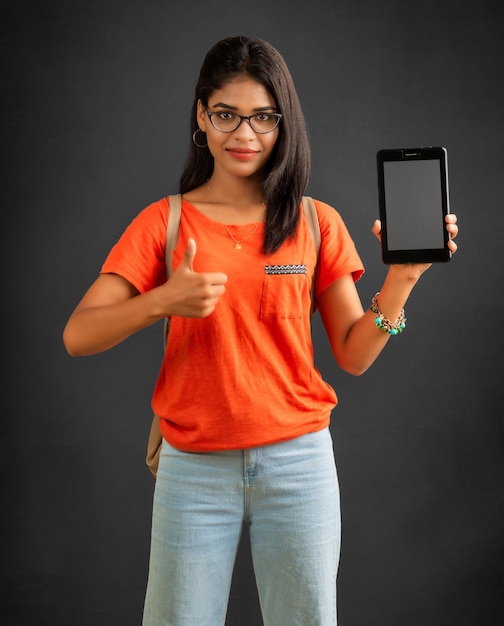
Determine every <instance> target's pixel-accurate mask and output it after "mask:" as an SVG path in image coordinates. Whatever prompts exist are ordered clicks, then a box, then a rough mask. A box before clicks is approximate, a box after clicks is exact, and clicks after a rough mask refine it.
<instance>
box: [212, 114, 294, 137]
mask: <svg viewBox="0 0 504 626" xmlns="http://www.w3.org/2000/svg"><path fill="white" fill-rule="evenodd" d="M219 113H231V114H232V115H236V117H237V118H238V119H239V121H238V123H237V124H236V126H235V127H234V128H232V129H231V130H222V129H221V128H217V126H216V125H215V124H214V121H213V119H212V117H213V116H214V115H218V114H219ZM206 114H207V115H208V119H209V120H210V123H211V124H212V126H213V127H214V128H215V130H218V131H219V133H234V131H235V130H237V129H238V128H239V127H240V126H241V123H242V122H243V121H244V120H247V122H248V124H249V126H250V128H251V129H252V130H253V131H254V133H257V134H258V135H267V134H268V133H272V132H273V131H274V130H276V129H277V128H278V126H279V124H280V121H281V119H282V114H281V113H266V115H272V116H273V117H276V120H277V122H276V124H275V126H274V127H273V128H272V129H271V130H256V129H255V128H254V127H253V126H252V124H251V122H250V120H251V119H252V118H254V117H256V116H257V115H261V113H254V115H238V113H235V112H234V111H209V110H208V109H206Z"/></svg>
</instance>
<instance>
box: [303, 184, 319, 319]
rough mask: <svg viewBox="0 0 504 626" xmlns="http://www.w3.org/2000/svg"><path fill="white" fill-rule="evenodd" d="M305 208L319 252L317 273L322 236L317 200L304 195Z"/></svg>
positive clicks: (313, 290)
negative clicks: (316, 205)
mask: <svg viewBox="0 0 504 626" xmlns="http://www.w3.org/2000/svg"><path fill="white" fill-rule="evenodd" d="M303 210H304V214H305V217H306V223H307V226H308V230H309V231H310V235H311V238H312V239H313V245H314V246H315V252H316V253H317V262H316V265H315V273H316V272H317V266H318V260H319V253H320V243H321V240H322V236H321V234H320V224H319V221H318V215H317V209H316V208H315V202H314V201H313V198H312V197H310V196H303ZM315 273H314V275H313V277H312V284H311V293H310V295H311V301H312V313H313V312H314V311H315V308H316V307H315Z"/></svg>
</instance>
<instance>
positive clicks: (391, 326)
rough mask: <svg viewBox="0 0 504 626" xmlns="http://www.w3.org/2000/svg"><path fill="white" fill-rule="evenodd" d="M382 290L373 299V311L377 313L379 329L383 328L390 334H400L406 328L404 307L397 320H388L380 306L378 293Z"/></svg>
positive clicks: (376, 322) (376, 321)
mask: <svg viewBox="0 0 504 626" xmlns="http://www.w3.org/2000/svg"><path fill="white" fill-rule="evenodd" d="M379 293H380V292H378V293H377V294H375V296H374V298H373V300H372V301H371V311H373V313H374V314H375V315H376V317H375V324H376V325H377V326H378V328H379V329H381V330H383V332H385V333H388V334H389V335H398V334H399V333H402V331H403V330H404V329H405V328H406V318H405V317H404V309H401V312H400V313H399V317H398V318H397V319H396V321H395V322H391V321H390V320H388V319H387V318H386V317H385V316H384V315H383V313H382V312H381V311H380V307H379V306H378V295H379Z"/></svg>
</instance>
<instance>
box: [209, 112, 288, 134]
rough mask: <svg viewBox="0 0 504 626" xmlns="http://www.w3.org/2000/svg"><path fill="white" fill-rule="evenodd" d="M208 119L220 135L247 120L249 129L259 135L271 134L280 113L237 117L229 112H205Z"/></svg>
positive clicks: (278, 120) (277, 122)
mask: <svg viewBox="0 0 504 626" xmlns="http://www.w3.org/2000/svg"><path fill="white" fill-rule="evenodd" d="M206 113H207V115H208V118H209V119H210V122H211V124H212V126H213V127H214V128H215V130H218V131H220V132H221V133H232V132H233V131H234V130H236V129H237V128H238V126H240V124H241V123H242V122H243V120H247V122H248V123H249V125H250V128H251V129H252V130H253V131H254V132H255V133H258V134H260V135H265V134H266V133H271V132H272V131H274V130H275V128H276V127H277V126H278V125H279V124H280V120H281V119H282V115H281V113H256V114H255V115H238V113H231V112H230V111H207V112H206Z"/></svg>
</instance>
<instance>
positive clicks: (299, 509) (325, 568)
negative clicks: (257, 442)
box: [143, 428, 341, 626]
mask: <svg viewBox="0 0 504 626" xmlns="http://www.w3.org/2000/svg"><path fill="white" fill-rule="evenodd" d="M244 522H245V523H248V524H249V525H250V543H251V550H252V561H253V565H254V573H255V577H256V582H257V589H258V594H259V600H260V604H261V611H262V615H263V620H264V625H265V626H335V625H336V575H337V570H338V563H339V551H340V528H341V525H340V505H339V488H338V479H337V475H336V467H335V462H334V453H333V447H332V439H331V435H330V432H329V429H328V428H326V429H324V430H322V431H319V432H316V433H310V434H307V435H304V436H302V437H298V438H296V439H293V440H291V441H287V442H283V443H279V444H274V445H269V446H263V447H258V448H252V449H249V450H238V451H236V450H233V451H224V452H212V453H203V454H199V453H198V454H196V453H188V452H180V451H179V450H176V449H174V448H173V447H172V446H170V445H169V444H168V443H166V442H163V448H162V452H161V458H160V462H159V470H158V475H157V479H156V487H155V492H154V506H153V520H152V538H151V554H150V566H149V581H148V585H147V593H146V599H145V608H144V619H143V626H223V625H224V623H225V619H226V611H227V604H228V598H229V591H230V587H231V578H232V572H233V566H234V562H235V557H236V553H237V548H238V544H239V541H240V533H241V529H242V524H243V523H244Z"/></svg>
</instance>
